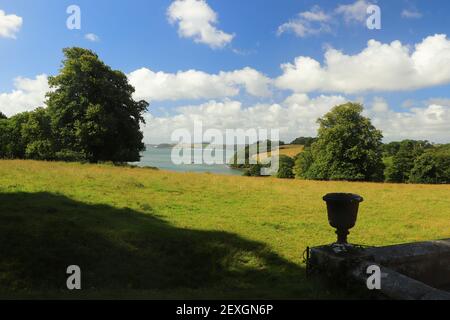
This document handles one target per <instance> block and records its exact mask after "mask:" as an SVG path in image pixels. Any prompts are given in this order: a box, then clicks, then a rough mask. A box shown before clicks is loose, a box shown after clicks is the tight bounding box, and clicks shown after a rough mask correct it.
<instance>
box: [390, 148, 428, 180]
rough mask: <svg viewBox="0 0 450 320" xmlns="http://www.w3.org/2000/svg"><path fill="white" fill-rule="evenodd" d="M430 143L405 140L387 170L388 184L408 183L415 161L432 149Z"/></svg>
mask: <svg viewBox="0 0 450 320" xmlns="http://www.w3.org/2000/svg"><path fill="white" fill-rule="evenodd" d="M392 145H395V144H392ZM431 147H432V145H431V144H430V143H429V142H428V141H415V140H403V141H401V142H400V143H399V145H398V151H397V152H396V153H393V157H392V161H391V162H390V163H388V166H387V167H386V170H385V176H386V181H387V182H398V183H404V182H408V181H409V178H410V174H411V170H412V168H413V167H414V162H415V160H416V159H417V158H418V157H420V156H421V155H422V154H423V153H424V152H425V150H427V149H429V148H431Z"/></svg>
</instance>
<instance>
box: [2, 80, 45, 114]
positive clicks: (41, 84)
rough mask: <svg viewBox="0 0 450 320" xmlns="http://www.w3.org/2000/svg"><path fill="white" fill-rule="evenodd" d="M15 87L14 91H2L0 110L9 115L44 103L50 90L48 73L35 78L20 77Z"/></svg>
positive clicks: (15, 82)
mask: <svg viewBox="0 0 450 320" xmlns="http://www.w3.org/2000/svg"><path fill="white" fill-rule="evenodd" d="M14 88H15V89H14V90H13V91H12V92H9V93H0V111H1V112H3V113H4V114H5V115H7V116H8V117H9V116H12V115H14V114H16V113H20V112H24V111H31V110H33V109H35V108H36V107H41V106H43V105H44V100H45V94H46V93H47V92H48V91H49V86H48V81H47V75H45V74H41V75H38V76H37V77H36V78H35V79H29V78H22V77H18V78H16V79H15V80H14Z"/></svg>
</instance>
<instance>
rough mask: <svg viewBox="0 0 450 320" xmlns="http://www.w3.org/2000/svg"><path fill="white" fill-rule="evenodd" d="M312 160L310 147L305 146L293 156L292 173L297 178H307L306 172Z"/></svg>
mask: <svg viewBox="0 0 450 320" xmlns="http://www.w3.org/2000/svg"><path fill="white" fill-rule="evenodd" d="M313 162H314V158H313V155H312V152H311V148H310V147H307V148H305V150H303V152H301V153H299V154H298V155H297V156H296V157H295V165H294V170H293V171H294V174H295V177H296V178H298V179H307V172H308V170H309V168H310V167H311V165H312V164H313Z"/></svg>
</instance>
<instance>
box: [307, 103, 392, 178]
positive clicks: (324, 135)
mask: <svg viewBox="0 0 450 320" xmlns="http://www.w3.org/2000/svg"><path fill="white" fill-rule="evenodd" d="M362 112H363V106H362V105H361V104H358V103H346V104H343V105H339V106H336V107H334V108H333V109H332V110H331V111H330V112H329V113H327V114H326V115H325V116H324V117H323V118H321V119H319V120H318V123H319V125H320V128H319V131H318V139H317V141H316V142H314V143H313V144H312V146H311V154H310V155H309V156H310V157H311V158H312V161H311V159H307V158H303V160H300V161H303V162H304V163H305V164H310V165H309V167H306V166H305V167H304V168H303V169H302V172H301V176H303V177H305V178H307V179H314V180H350V181H381V180H383V169H384V165H383V162H382V142H381V140H382V138H383V135H382V133H381V131H379V130H377V129H376V128H375V127H374V126H373V125H372V124H371V122H370V119H368V118H366V117H364V116H363V115H362ZM307 156H308V155H307ZM301 158H302V157H301Z"/></svg>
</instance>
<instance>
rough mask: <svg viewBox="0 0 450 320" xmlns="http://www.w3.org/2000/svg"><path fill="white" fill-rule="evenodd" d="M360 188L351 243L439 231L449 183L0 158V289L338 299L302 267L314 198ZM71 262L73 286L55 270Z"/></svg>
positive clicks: (9, 293)
mask: <svg viewBox="0 0 450 320" xmlns="http://www.w3.org/2000/svg"><path fill="white" fill-rule="evenodd" d="M328 192H354V193H358V194H361V195H362V196H363V197H364V199H365V202H363V203H362V205H361V209H360V215H359V217H358V223H357V225H356V227H355V228H354V229H353V230H352V231H351V234H350V238H349V239H350V241H352V242H354V243H359V244H369V245H387V244H395V243H404V242H410V241H418V240H429V239H439V238H448V237H450V186H448V185H440V186H426V185H395V184H374V183H348V182H313V181H299V180H295V181H293V180H280V179H274V178H247V177H235V176H218V175H211V174H195V173H172V172H167V171H154V170H148V169H137V168H134V169H132V168H118V167H112V166H106V165H81V164H67V163H45V162H34V161H0V297H2V298H17V297H30V298H38V297H39V298H42V297H44V298H57V297H61V298H71V297H82V298H293V299H302V298H337V297H338V298H345V297H355V296H352V294H351V293H349V292H346V291H344V290H340V289H339V288H333V287H330V286H329V285H328V284H326V283H324V282H322V281H321V280H320V279H307V278H306V276H305V270H304V264H303V262H302V257H301V255H302V252H303V251H304V249H305V248H306V246H315V245H321V244H326V243H331V242H333V241H334V240H335V235H334V232H333V230H332V229H331V227H329V226H328V223H327V218H326V211H325V205H324V203H323V201H322V199H321V198H322V196H323V195H324V194H326V193H328ZM72 264H77V265H79V266H80V267H81V269H82V281H83V282H82V286H83V290H81V291H80V292H75V293H73V292H68V291H67V289H65V283H66V274H65V271H66V268H67V266H68V265H72Z"/></svg>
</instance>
